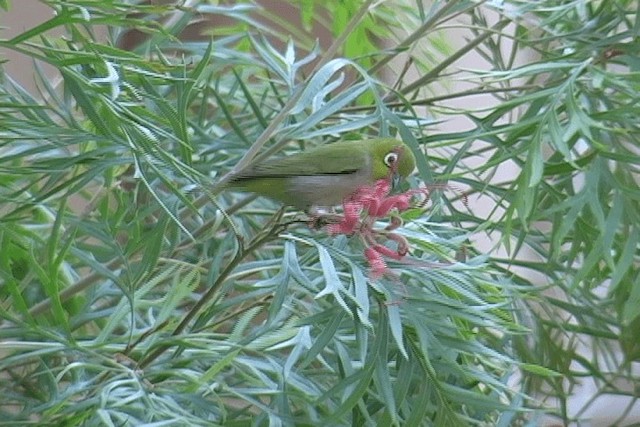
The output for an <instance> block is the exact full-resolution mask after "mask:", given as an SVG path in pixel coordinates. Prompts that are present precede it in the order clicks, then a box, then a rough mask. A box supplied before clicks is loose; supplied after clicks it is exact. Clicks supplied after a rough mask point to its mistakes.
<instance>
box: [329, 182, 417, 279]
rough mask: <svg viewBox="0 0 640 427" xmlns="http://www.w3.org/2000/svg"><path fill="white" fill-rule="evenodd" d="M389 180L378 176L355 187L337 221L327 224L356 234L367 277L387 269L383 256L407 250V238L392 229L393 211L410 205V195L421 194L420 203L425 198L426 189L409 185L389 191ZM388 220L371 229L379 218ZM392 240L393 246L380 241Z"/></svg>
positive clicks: (396, 221) (395, 255) (331, 230)
mask: <svg viewBox="0 0 640 427" xmlns="http://www.w3.org/2000/svg"><path fill="white" fill-rule="evenodd" d="M390 191H391V180H390V179H388V178H386V179H380V180H378V181H376V182H375V184H374V185H371V186H363V187H360V188H358V189H357V190H356V191H355V192H354V193H353V194H351V195H350V196H349V197H347V198H346V199H345V200H344V202H343V204H342V207H343V214H342V216H341V217H340V219H339V221H338V222H335V223H332V224H329V225H328V226H327V231H328V232H329V234H333V235H336V234H346V235H358V236H359V237H360V238H361V239H362V241H363V243H364V245H365V251H364V255H365V257H366V259H367V262H368V263H369V267H370V273H371V277H372V278H374V279H377V278H380V277H382V276H383V275H384V274H386V273H388V268H387V264H386V262H385V257H386V258H390V259H394V260H401V259H402V258H403V257H404V256H405V255H407V253H409V242H408V241H407V239H406V238H405V237H404V236H401V235H400V234H397V233H394V232H393V231H392V230H394V229H396V228H398V227H399V226H400V225H401V224H402V221H401V220H400V218H399V217H398V216H397V215H394V213H395V212H403V211H406V210H407V209H409V208H410V207H412V204H411V202H412V199H413V198H414V197H415V196H416V195H422V196H423V197H424V201H423V203H425V202H426V200H428V197H429V192H428V190H427V189H426V188H420V189H413V190H409V191H407V192H404V193H401V194H396V195H392V196H390V195H389V192H390ZM390 215H391V217H390V222H389V225H387V227H385V228H384V229H382V230H380V229H375V228H374V224H375V223H376V221H378V220H379V219H382V218H385V217H387V216H390ZM388 241H392V242H394V243H395V244H396V249H391V248H390V247H388V246H385V245H384V243H385V242H388Z"/></svg>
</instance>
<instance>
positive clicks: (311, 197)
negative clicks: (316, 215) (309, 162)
mask: <svg viewBox="0 0 640 427" xmlns="http://www.w3.org/2000/svg"><path fill="white" fill-rule="evenodd" d="M369 184H371V182H370V178H369V177H368V176H367V175H366V174H364V173H359V172H358V173H351V174H339V175H303V176H296V177H294V178H292V179H291V181H290V184H289V185H290V190H291V194H295V195H297V196H298V197H300V198H301V200H300V202H301V203H299V204H300V205H306V206H337V205H339V204H341V203H342V201H343V200H344V199H345V198H346V197H347V196H348V195H350V194H352V193H353V192H354V191H356V190H357V189H358V188H359V187H362V186H363V185H369Z"/></svg>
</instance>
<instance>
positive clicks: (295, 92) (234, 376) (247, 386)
mask: <svg viewBox="0 0 640 427" xmlns="http://www.w3.org/2000/svg"><path fill="white" fill-rule="evenodd" d="M45 3H46V4H47V5H48V6H49V7H50V8H51V9H52V10H53V11H55V15H54V16H53V17H52V18H51V19H49V20H48V21H46V22H44V23H42V24H40V25H38V26H36V27H34V28H30V29H27V30H26V31H24V32H23V33H21V34H20V35H18V36H16V37H13V38H11V39H0V47H2V48H5V49H9V50H12V51H14V52H17V53H20V54H22V55H26V56H28V57H30V58H33V60H34V61H35V62H34V63H35V66H36V74H37V90H36V91H35V92H33V93H32V92H30V91H29V90H27V89H26V88H25V87H23V86H21V85H20V84H18V83H17V82H16V81H14V80H12V78H11V76H8V75H6V74H5V75H2V76H1V77H2V84H1V85H0V105H1V108H0V153H1V155H0V180H1V185H0V197H1V198H2V205H1V207H0V241H1V243H2V244H1V247H2V251H1V253H0V283H1V286H0V301H1V303H0V316H1V319H2V324H1V326H0V351H1V352H2V353H1V354H2V358H1V359H0V372H1V374H0V389H1V391H2V395H3V401H2V403H1V404H0V411H2V415H3V418H4V419H5V420H7V422H10V423H11V424H13V425H16V424H20V423H24V424H26V423H32V422H34V420H35V421H37V422H39V423H43V424H46V423H48V424H56V425H79V424H87V425H94V424H106V425H137V424H143V423H158V424H170V425H222V424H224V425H248V424H251V425H267V424H268V425H318V424H326V425H347V424H349V425H400V424H401V425H436V426H441V425H447V426H449V425H469V424H473V425H505V426H506V425H511V424H512V423H515V422H525V420H529V421H530V422H532V423H535V422H536V419H537V418H536V417H537V416H538V415H537V413H536V412H534V410H535V409H538V408H540V407H541V405H544V403H545V401H546V399H547V398H548V397H556V398H559V399H560V401H561V403H562V404H561V405H560V409H559V410H558V411H556V415H558V416H559V417H562V419H564V420H565V421H566V422H568V421H569V420H570V419H571V417H573V416H574V415H573V414H570V413H569V412H568V410H567V406H566V400H567V399H568V398H569V396H570V395H571V393H572V387H573V384H574V380H577V379H578V378H580V377H582V376H591V377H592V378H594V379H595V380H596V381H597V383H598V385H599V391H598V392H599V393H602V394H604V393H615V394H628V395H633V390H629V389H628V388H625V386H624V385H618V384H620V382H619V381H617V380H619V379H629V380H631V382H633V381H634V380H635V381H637V377H633V373H632V368H633V363H634V362H635V361H637V360H638V357H639V353H638V351H639V348H638V345H637V340H636V337H635V334H634V333H633V331H634V330H637V325H638V323H639V322H640V313H638V307H640V304H638V302H639V300H640V284H638V269H637V246H638V225H637V224H638V203H637V201H638V194H639V192H638V189H637V184H636V180H637V175H636V167H637V164H638V155H637V146H638V141H637V138H638V135H640V133H639V132H638V129H637V127H638V124H637V120H634V118H635V117H637V115H638V114H637V111H636V110H637V99H640V97H639V96H638V92H639V87H638V63H637V57H638V42H637V40H638V37H637V28H638V25H637V22H638V21H637V13H638V10H640V9H638V7H637V3H636V2H632V1H616V2H605V1H602V2H590V3H589V2H560V1H557V0H543V1H539V2H520V1H517V0H513V1H510V2H484V3H482V2H476V1H465V0H462V1H457V2H446V1H435V2H433V4H432V5H431V6H429V7H425V6H423V5H422V2H415V3H413V2H410V1H408V0H406V1H405V2H404V3H401V4H399V5H394V4H391V3H387V2H382V3H379V4H378V3H376V4H375V7H373V6H372V3H373V2H372V1H364V2H363V1H350V2H335V4H333V5H331V6H329V9H328V11H326V13H328V15H323V13H322V11H325V9H323V6H322V3H320V2H317V3H315V4H314V3H313V2H311V1H305V2H291V4H295V5H299V7H300V8H301V12H302V13H301V17H300V20H301V24H300V25H302V26H303V27H304V28H306V29H309V28H310V27H311V26H323V25H324V26H326V27H327V28H330V29H331V31H333V33H334V35H335V37H336V41H335V43H334V44H332V45H331V46H325V45H324V44H323V45H315V44H314V43H313V40H312V39H310V37H309V36H308V33H307V32H306V31H301V29H300V28H299V27H298V28H297V26H296V25H291V23H287V22H285V21H286V20H284V19H282V16H278V14H277V13H274V11H273V10H269V9H266V8H262V7H260V6H259V5H258V4H255V3H252V2H236V3H231V4H224V3H222V4H217V3H216V4H213V3H212V2H198V1H188V2H184V4H183V2H179V3H180V5H164V6H159V5H155V3H152V4H151V5H145V4H134V2H131V4H125V3H116V2H86V1H81V0H78V1H63V0H46V1H45ZM135 3H137V2H135ZM176 3H178V2H176ZM0 6H2V7H4V6H6V5H5V4H4V3H3V2H0ZM310 11H314V13H310ZM316 12H317V13H316ZM316 15H318V16H320V17H319V18H318V19H317V20H314V19H312V18H313V17H315V16H316ZM327 16H333V17H335V19H333V20H330V19H328V18H326V17H327ZM203 18H211V19H216V20H219V21H216V22H224V23H225V25H213V26H211V28H210V29H209V30H208V32H207V34H208V37H206V39H204V40H203V39H202V38H196V39H191V40H185V39H184V37H182V39H181V37H180V35H181V34H183V35H184V34H186V33H183V32H184V31H185V29H187V30H188V29H189V28H191V26H192V25H195V24H196V23H198V22H199V21H200V20H202V19H203ZM494 21H495V23H494V24H490V23H489V22H494ZM398 22H403V23H410V24H408V25H405V27H404V30H405V31H406V32H401V31H400V30H399V29H398V24H397V23H398ZM454 24H455V25H456V26H460V25H462V26H463V28H464V29H465V31H466V33H465V34H466V35H467V36H468V42H467V43H466V44H465V45H464V46H463V47H459V48H456V47H455V46H450V45H448V44H447V43H446V42H447V41H448V39H447V32H448V31H450V27H451V26H452V25H454ZM105 26H106V28H108V31H109V37H108V38H109V42H104V41H102V40H101V39H100V38H99V37H98V36H96V34H98V32H99V29H100V28H104V27H105ZM52 30H62V31H63V32H64V37H59V36H56V35H54V34H53V33H52V32H51V31H52ZM132 30H135V31H136V32H139V33H140V34H143V35H144V38H143V39H142V40H140V41H139V42H137V44H135V46H133V47H131V48H129V49H124V48H123V47H122V46H123V44H124V41H125V38H126V37H128V36H130V35H131V31H132ZM383 39H384V40H387V41H388V43H392V45H391V46H384V45H383V44H382V43H381V40H383ZM362 40H366V43H360V41H362ZM505 52H507V53H505ZM523 52H531V56H533V58H534V59H530V57H529V58H527V57H525V56H523ZM472 53H475V54H479V55H480V56H481V57H483V58H485V59H486V61H487V64H489V65H488V66H487V67H486V68H485V69H480V68H478V69H474V70H468V69H462V68H460V67H459V66H458V64H459V61H461V60H462V59H463V58H465V57H466V56H468V55H471V54H472ZM44 64H46V66H47V67H48V68H53V69H54V70H55V73H54V75H53V76H51V75H49V74H46V72H45V70H46V69H48V68H44V67H43V65H44ZM414 70H417V71H418V72H419V77H416V78H415V79H413V80H411V77H410V72H411V71H414ZM460 79H464V80H465V81H467V82H469V83H470V84H471V85H472V86H471V88H469V89H465V90H463V91H460V92H455V91H453V92H451V93H449V94H447V95H434V94H435V93H439V89H440V88H442V87H451V85H452V82H455V81H456V80H460ZM478 93H488V94H493V95H494V97H495V100H496V105H491V106H487V108H483V109H481V110H472V109H470V108H464V109H463V108H453V109H452V108H451V107H450V106H449V104H448V101H450V100H455V99H458V98H462V99H467V97H473V96H474V95H477V94H478ZM450 115H456V116H461V115H462V116H465V117H467V119H468V122H469V123H470V124H471V126H470V127H469V129H466V130H461V131H458V132H443V131H438V129H439V128H438V122H439V120H443V119H446V118H448V116H450ZM425 117H429V119H426V118H425ZM366 135H371V136H374V135H375V136H377V135H384V136H386V135H392V136H397V137H399V138H402V139H403V140H404V141H405V142H406V143H407V144H408V145H409V146H410V147H411V148H412V150H414V152H415V154H416V155H417V157H418V170H419V173H418V174H417V176H416V178H414V179H413V181H412V182H411V185H412V186H414V187H417V186H419V185H420V182H423V183H426V184H427V185H431V186H432V188H444V191H437V192H436V193H437V194H435V196H434V198H433V201H432V203H431V204H430V205H429V206H427V207H421V208H418V209H414V210H410V211H407V212H405V213H403V214H402V215H403V219H404V225H403V226H402V227H400V228H399V229H398V230H397V232H398V233H399V234H401V235H402V236H404V237H405V238H406V239H408V241H409V242H410V244H411V246H412V254H411V259H410V260H407V261H403V260H400V261H398V262H395V263H391V264H390V266H391V268H392V270H393V272H394V274H392V275H386V276H384V277H383V278H376V279H373V278H371V277H369V276H368V271H367V264H366V259H365V257H364V256H363V248H362V244H361V242H359V241H358V239H357V238H348V237H347V236H329V235H328V234H327V233H326V231H325V230H322V229H317V228H313V227H309V224H308V223H307V222H306V221H305V220H304V217H303V216H302V215H301V214H300V213H296V212H293V211H290V210H285V209H281V208H280V207H278V206H277V205H275V204H273V203H272V202H270V201H268V200H263V199H257V200H253V199H252V198H248V199H247V198H246V195H242V194H237V193H233V192H230V191H221V190H222V189H223V184H224V182H225V179H227V176H228V175H227V174H228V173H229V172H230V171H232V170H238V169H240V168H242V167H245V166H247V165H249V164H251V163H252V162H255V161H259V160H260V159H261V158H264V157H266V156H270V155H278V154H283V153H286V152H293V151H296V150H300V149H301V148H303V147H308V146H312V145H315V144H323V143H327V142H330V141H333V140H336V139H345V138H347V139H348V138H352V139H353V138H362V137H365V136H366ZM421 153H424V154H421ZM479 157H480V158H482V161H481V162H477V161H476V159H477V158H479ZM505 165H511V166H512V167H513V169H512V170H513V171H514V172H513V176H512V177H510V178H509V179H508V180H506V181H502V180H499V179H498V177H499V175H498V173H499V171H500V170H501V169H502V168H504V167H505ZM234 168H235V169H234ZM445 183H447V186H445V185H444V184H445ZM422 185H425V184H422ZM446 188H450V189H451V190H446ZM462 191H465V192H466V195H465V194H462ZM467 197H468V198H469V200H470V204H469V205H467V204H466V203H464V200H465V199H466V198H467ZM476 197H481V200H483V201H491V203H492V206H493V210H492V211H491V212H490V213H489V214H483V213H482V209H481V206H479V205H477V204H474V200H475V198H476ZM486 236H490V237H495V236H497V240H496V241H497V242H498V243H497V245H496V247H495V248H494V249H495V251H491V252H490V253H483V250H481V249H480V248H479V246H478V242H479V241H481V240H484V239H486V238H487V237H486ZM498 249H502V250H503V253H506V256H503V255H499V252H498ZM527 252H529V253H533V254H535V259H533V260H532V259H531V257H526V256H525V254H526V253H527ZM531 272H534V273H536V276H535V277H542V278H543V280H542V282H540V281H535V282H534V280H533V279H532V277H534V276H532V275H531ZM634 328H635V329H634ZM584 340H589V342H590V343H591V344H592V346H591V347H590V349H589V350H590V351H592V354H584V351H583V350H584V349H581V348H579V347H578V342H579V341H584ZM578 350H580V351H582V353H581V352H580V351H578ZM605 363H609V365H607V364H605ZM611 364H612V365H613V366H611ZM577 365H579V366H580V369H576V366H577ZM531 396H535V398H536V399H533V398H531ZM576 416H578V417H579V416H580V414H579V413H578V414H577V415H576Z"/></svg>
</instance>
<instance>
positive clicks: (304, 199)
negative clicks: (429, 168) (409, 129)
mask: <svg viewBox="0 0 640 427" xmlns="http://www.w3.org/2000/svg"><path fill="white" fill-rule="evenodd" d="M415 165H416V160H415V156H414V155H413V153H412V151H411V149H410V148H409V147H408V146H407V145H406V144H405V143H404V142H402V141H399V140H397V139H395V138H373V139H362V140H344V141H338V142H334V143H331V144H324V145H319V146H316V147H314V148H311V149H309V150H306V151H302V152H300V153H296V154H292V155H290V156H286V157H281V158H275V159H270V160H266V161H264V162H261V163H258V164H255V165H253V166H250V167H249V168H247V169H245V170H243V171H240V172H238V173H236V174H234V175H232V176H231V177H230V179H229V181H228V183H227V185H226V187H227V188H231V189H234V190H239V191H245V192H251V193H255V194H257V195H260V196H265V197H268V198H270V199H272V200H275V201H278V202H280V203H282V204H284V205H289V206H294V207H295V208H298V209H301V210H305V211H309V210H310V209H312V208H316V207H334V206H338V205H340V204H341V203H343V201H344V200H345V199H346V198H348V197H349V196H350V195H352V194H353V193H354V192H356V191H357V190H358V189H359V188H361V187H363V186H371V185H373V184H375V182H376V181H378V180H380V179H387V178H388V179H391V180H393V182H394V183H395V182H397V181H398V180H400V179H405V178H407V176H409V175H410V174H411V173H412V172H413V170H414V169H415Z"/></svg>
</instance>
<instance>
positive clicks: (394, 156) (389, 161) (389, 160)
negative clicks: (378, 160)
mask: <svg viewBox="0 0 640 427" xmlns="http://www.w3.org/2000/svg"><path fill="white" fill-rule="evenodd" d="M397 161H398V153H395V152H391V153H389V154H387V155H386V156H384V164H385V165H387V166H388V167H391V166H393V165H395V164H396V162H397Z"/></svg>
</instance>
